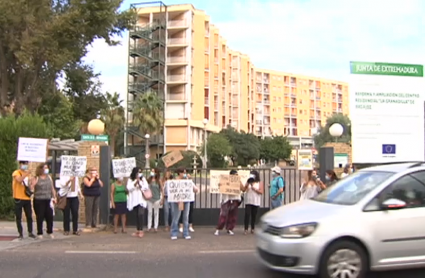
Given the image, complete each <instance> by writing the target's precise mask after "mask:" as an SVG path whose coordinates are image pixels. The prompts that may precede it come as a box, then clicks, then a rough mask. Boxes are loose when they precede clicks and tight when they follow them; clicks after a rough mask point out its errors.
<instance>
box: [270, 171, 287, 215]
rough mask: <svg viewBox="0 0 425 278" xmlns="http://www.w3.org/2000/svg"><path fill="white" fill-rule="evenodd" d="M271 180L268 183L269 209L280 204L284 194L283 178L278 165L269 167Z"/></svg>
mask: <svg viewBox="0 0 425 278" xmlns="http://www.w3.org/2000/svg"><path fill="white" fill-rule="evenodd" d="M271 171H272V177H273V180H272V182H271V183H270V209H275V208H278V207H280V206H281V205H282V202H283V198H284V196H285V193H284V188H285V180H284V179H283V177H282V176H281V175H280V172H281V169H280V167H279V166H276V167H273V168H272V169H271Z"/></svg>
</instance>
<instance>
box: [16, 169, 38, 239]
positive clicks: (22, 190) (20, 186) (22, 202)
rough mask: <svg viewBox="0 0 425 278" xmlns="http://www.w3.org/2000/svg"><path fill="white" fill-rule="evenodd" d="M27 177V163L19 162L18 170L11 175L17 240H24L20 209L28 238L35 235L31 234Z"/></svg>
mask: <svg viewBox="0 0 425 278" xmlns="http://www.w3.org/2000/svg"><path fill="white" fill-rule="evenodd" d="M29 176H30V173H29V171H28V161H19V169H18V170H15V171H14V172H13V173H12V177H13V181H12V194H13V199H14V201H15V220H16V227H17V228H18V233H19V239H23V238H24V234H23V230H22V209H23V210H24V213H25V217H26V219H27V229H28V237H30V238H35V235H34V234H33V233H32V208H31V195H32V192H31V189H30V188H29V183H28V178H29Z"/></svg>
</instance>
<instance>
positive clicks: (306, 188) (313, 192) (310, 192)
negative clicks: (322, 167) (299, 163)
mask: <svg viewBox="0 0 425 278" xmlns="http://www.w3.org/2000/svg"><path fill="white" fill-rule="evenodd" d="M325 188H326V185H325V184H324V183H323V182H322V181H321V180H320V178H319V176H318V175H317V172H316V170H309V171H308V172H307V179H306V180H305V181H304V182H303V183H302V185H301V188H300V191H301V196H300V200H305V199H312V198H314V197H316V196H317V195H318V194H319V193H320V192H321V191H322V190H323V189H325Z"/></svg>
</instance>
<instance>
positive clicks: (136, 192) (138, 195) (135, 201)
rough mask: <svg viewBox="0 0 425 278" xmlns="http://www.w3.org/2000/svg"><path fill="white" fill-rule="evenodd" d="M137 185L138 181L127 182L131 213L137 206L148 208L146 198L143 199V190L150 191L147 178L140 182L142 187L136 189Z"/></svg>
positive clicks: (128, 207)
mask: <svg viewBox="0 0 425 278" xmlns="http://www.w3.org/2000/svg"><path fill="white" fill-rule="evenodd" d="M135 183H136V180H132V179H128V181H127V190H128V196H127V209H128V210H129V211H132V210H133V208H135V207H137V206H139V205H140V206H142V207H144V208H145V207H146V206H147V202H146V200H145V198H143V193H142V190H147V189H149V184H148V182H147V181H146V179H145V177H142V178H141V179H140V181H139V186H140V187H135V186H134V184H135Z"/></svg>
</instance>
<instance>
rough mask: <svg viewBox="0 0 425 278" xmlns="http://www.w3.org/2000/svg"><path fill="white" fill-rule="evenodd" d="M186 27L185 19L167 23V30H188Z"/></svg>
mask: <svg viewBox="0 0 425 278" xmlns="http://www.w3.org/2000/svg"><path fill="white" fill-rule="evenodd" d="M188 27H189V24H188V23H187V20H186V19H175V20H170V21H168V23H167V28H168V29H177V28H188Z"/></svg>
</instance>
